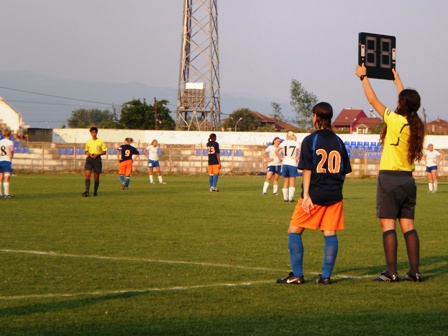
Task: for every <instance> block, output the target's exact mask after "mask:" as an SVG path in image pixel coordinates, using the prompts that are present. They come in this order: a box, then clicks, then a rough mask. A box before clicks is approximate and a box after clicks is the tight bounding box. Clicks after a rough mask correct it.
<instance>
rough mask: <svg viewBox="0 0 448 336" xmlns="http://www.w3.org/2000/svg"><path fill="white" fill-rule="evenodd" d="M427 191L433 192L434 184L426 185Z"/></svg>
mask: <svg viewBox="0 0 448 336" xmlns="http://www.w3.org/2000/svg"><path fill="white" fill-rule="evenodd" d="M428 187H429V191H431V192H432V191H434V184H432V183H428Z"/></svg>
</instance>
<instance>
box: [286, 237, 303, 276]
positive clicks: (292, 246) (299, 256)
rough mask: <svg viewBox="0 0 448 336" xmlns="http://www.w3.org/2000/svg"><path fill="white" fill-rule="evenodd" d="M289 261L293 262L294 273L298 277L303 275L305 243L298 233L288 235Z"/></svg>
mask: <svg viewBox="0 0 448 336" xmlns="http://www.w3.org/2000/svg"><path fill="white" fill-rule="evenodd" d="M288 250H289V259H290V260H291V267H292V272H293V273H294V275H295V276H296V277H299V276H302V275H303V250H304V249H303V242H302V236H301V235H299V234H298V233H289V234H288Z"/></svg>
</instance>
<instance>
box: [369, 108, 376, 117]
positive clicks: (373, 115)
mask: <svg viewBox="0 0 448 336" xmlns="http://www.w3.org/2000/svg"><path fill="white" fill-rule="evenodd" d="M369 112H370V116H371V117H372V118H376V115H375V114H373V109H369Z"/></svg>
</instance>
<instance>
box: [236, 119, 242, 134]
mask: <svg viewBox="0 0 448 336" xmlns="http://www.w3.org/2000/svg"><path fill="white" fill-rule="evenodd" d="M241 120H243V117H241V118H239V119H238V121H237V122H236V124H235V132H236V126H237V125H238V123H239V122H240V121H241Z"/></svg>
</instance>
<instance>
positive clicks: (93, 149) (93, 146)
mask: <svg viewBox="0 0 448 336" xmlns="http://www.w3.org/2000/svg"><path fill="white" fill-rule="evenodd" d="M85 151H86V152H88V153H89V154H90V155H92V154H101V153H103V152H106V151H107V147H106V144H105V143H104V141H103V140H100V139H96V140H93V139H90V140H89V141H87V142H86V148H85Z"/></svg>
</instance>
